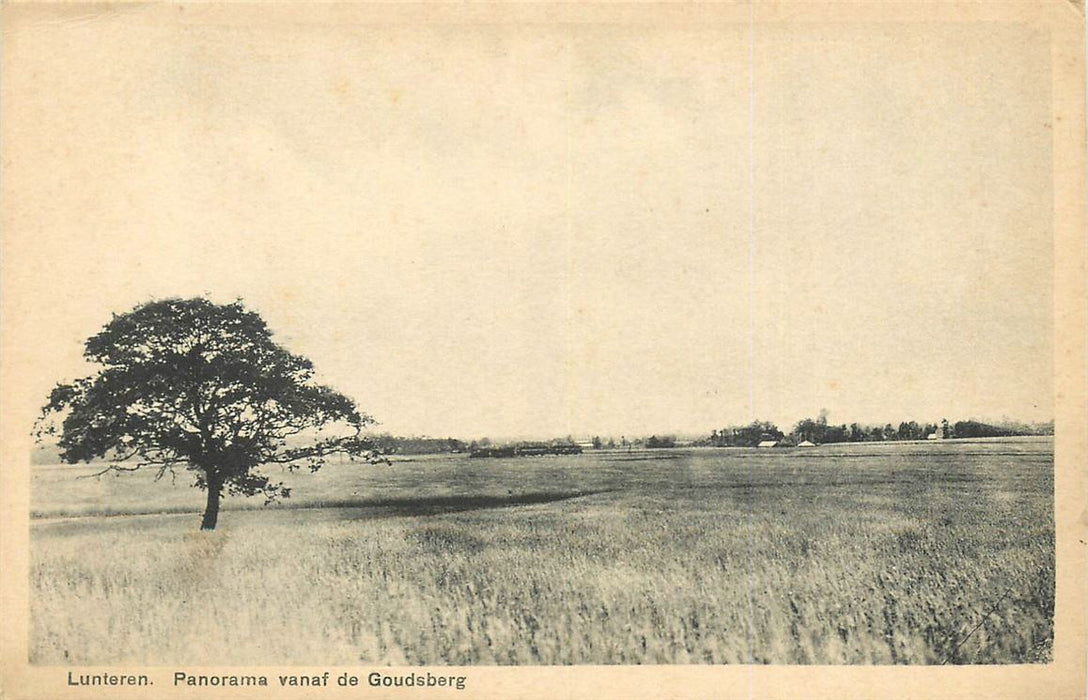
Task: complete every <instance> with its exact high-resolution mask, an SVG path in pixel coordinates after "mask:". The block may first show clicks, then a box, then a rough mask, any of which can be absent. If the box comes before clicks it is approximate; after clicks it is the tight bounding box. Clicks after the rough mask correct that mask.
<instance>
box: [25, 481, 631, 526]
mask: <svg viewBox="0 0 1088 700" xmlns="http://www.w3.org/2000/svg"><path fill="white" fill-rule="evenodd" d="M613 490H615V489H600V490H578V491H541V492H532V493H509V494H507V495H505V496H479V495H477V496H472V495H445V496H421V497H398V498H370V499H368V498H345V499H327V500H308V501H291V500H290V499H288V500H285V501H281V502H279V503H277V504H275V505H273V506H262V505H261V504H260V503H245V502H241V503H238V504H236V505H234V506H233V507H224V508H223V509H222V510H221V511H220V512H221V513H222V514H228V513H232V512H233V513H242V512H253V511H261V512H268V513H271V512H276V511H302V510H317V511H328V512H329V513H330V514H331V513H332V512H335V511H339V513H340V515H341V516H343V515H344V511H353V512H351V513H350V514H349V515H347V517H346V518H344V519H349V520H367V519H372V518H391V517H409V516H427V515H442V514H445V513H461V512H465V511H471V510H485V509H489V508H514V507H517V506H527V505H536V504H540V503H554V502H557V501H568V500H570V499H572V498H581V497H583V496H592V495H595V494H600V493H609V492H611V491H613ZM201 512H202V509H200V508H191V507H189V508H186V507H175V508H164V509H161V510H150V509H148V510H129V511H118V510H108V509H101V510H87V511H66V512H65V511H62V512H32V513H31V522H32V523H41V524H47V523H56V522H62V521H70V520H82V519H85V518H126V517H136V516H144V517H146V516H153V515H196V514H199V513H201Z"/></svg>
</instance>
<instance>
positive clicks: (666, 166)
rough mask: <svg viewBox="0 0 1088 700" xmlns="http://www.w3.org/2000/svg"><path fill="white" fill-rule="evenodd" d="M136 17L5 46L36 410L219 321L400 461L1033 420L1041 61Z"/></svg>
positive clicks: (877, 49) (902, 27)
mask: <svg viewBox="0 0 1088 700" xmlns="http://www.w3.org/2000/svg"><path fill="white" fill-rule="evenodd" d="M134 22H135V20H131V21H130V20H129V19H126V18H125V17H124V16H123V15H122V16H119V17H115V18H113V19H104V20H98V21H95V22H85V23H81V22H67V23H56V22H38V23H24V24H22V25H19V26H17V27H15V28H14V29H13V30H12V31H11V32H10V33H9V36H6V37H5V42H6V43H7V46H5V50H6V51H8V52H9V55H13V56H15V57H16V58H18V60H21V61H24V62H26V63H27V64H29V63H33V64H34V65H35V66H36V68H35V70H34V71H29V70H22V71H20V72H19V73H18V74H16V81H15V82H14V84H9V86H8V89H9V91H10V93H11V94H14V95H17V96H18V97H19V101H18V105H17V106H8V107H7V112H6V116H7V119H8V123H7V125H6V129H7V132H6V133H8V134H11V133H17V134H18V135H19V139H20V148H19V149H18V150H17V151H16V156H17V157H15V158H14V160H13V162H12V163H9V165H8V174H7V182H6V183H5V188H6V189H5V198H6V199H7V201H6V203H5V207H6V219H5V223H6V227H7V231H6V235H7V238H6V248H5V251H4V254H5V256H7V258H8V261H7V262H8V264H9V265H11V266H13V267H9V269H18V270H19V271H20V274H21V275H23V276H22V277H21V279H20V280H19V283H20V284H21V287H20V289H21V296H20V297H19V304H20V306H18V307H17V311H18V317H17V318H16V317H9V318H8V319H6V323H8V324H14V325H16V326H21V327H23V328H24V330H25V329H33V332H34V333H35V334H36V337H38V338H40V343H39V344H38V345H37V346H36V347H34V348H33V349H32V352H33V359H32V361H31V360H28V364H27V366H28V367H31V368H32V369H30V370H28V375H29V376H27V377H25V380H26V381H27V382H28V386H29V387H30V388H31V389H33V390H34V391H37V392H39V393H40V394H41V397H42V401H44V399H45V397H46V394H47V392H48V390H49V388H50V387H51V386H52V385H53V383H55V382H56V381H58V380H61V379H70V378H72V377H74V376H75V375H76V374H78V373H79V372H80V371H81V367H80V362H79V357H80V353H81V343H82V341H83V340H84V339H85V338H86V337H87V336H89V335H91V334H93V333H94V332H95V331H96V330H97V329H98V328H99V327H101V326H102V325H103V324H104V323H106V322H107V321H108V320H109V318H110V314H111V313H114V312H117V313H120V312H123V311H126V310H128V309H130V308H132V307H133V306H135V305H136V304H138V303H141V302H144V301H147V300H149V299H153V298H161V297H166V296H194V295H207V296H208V297H209V298H211V299H212V300H214V301H221V302H227V301H231V300H233V299H235V298H237V297H240V298H242V299H243V300H244V301H245V302H246V303H247V305H248V306H249V307H250V308H252V309H254V310H256V311H258V312H260V313H261V314H262V315H263V316H264V318H265V319H266V320H267V321H268V323H269V325H270V326H271V327H272V329H273V331H274V332H275V333H276V337H277V338H278V339H279V340H280V341H281V342H282V343H283V344H284V345H286V346H287V347H288V348H289V349H291V350H292V351H295V352H298V353H301V354H303V355H306V356H308V357H310V358H311V359H312V360H313V361H314V363H315V365H316V366H317V368H318V370H319V373H320V375H321V377H322V379H323V381H325V382H326V383H328V384H330V385H332V386H334V387H336V388H337V389H339V390H341V391H342V392H344V393H346V394H348V395H350V396H352V397H353V398H354V399H356V401H357V402H358V404H359V405H360V407H361V408H362V409H363V410H365V411H367V412H369V413H371V414H372V415H374V416H375V417H376V418H377V419H379V420H380V421H381V426H380V429H382V430H389V431H392V432H395V433H400V434H428V435H436V436H445V435H454V436H462V437H476V436H483V435H490V436H493V437H496V436H516V435H535V436H551V435H565V434H568V433H574V434H595V433H599V434H603V435H615V436H617V437H618V436H619V435H621V434H626V435H638V434H649V433H651V432H657V433H662V432H669V431H684V432H700V431H702V432H707V433H709V431H710V430H711V429H712V428H717V427H721V426H723V425H726V424H730V423H742V422H747V421H750V420H752V419H754V418H760V419H768V420H774V421H776V422H778V423H779V425H780V427H782V428H784V429H788V427H789V426H791V425H792V424H793V423H794V422H795V421H796V420H798V419H800V418H803V417H806V416H815V415H816V414H817V412H818V411H819V410H820V409H821V408H826V409H828V410H829V411H830V419H831V420H832V421H833V422H852V421H860V422H874V423H876V422H879V423H884V422H889V421H890V422H896V423H898V421H900V420H910V419H915V420H919V421H937V420H940V419H941V418H944V417H947V418H949V419H951V420H957V419H963V418H967V417H978V418H1000V417H1002V416H1008V417H1010V418H1015V419H1021V420H1029V421H1034V420H1049V419H1051V418H1052V417H1053V392H1054V386H1053V380H1052V369H1053V339H1052V333H1053V313H1052V293H1053V289H1052V287H1053V281H1052V280H1053V275H1052V264H1053V252H1052V250H1053V249H1052V245H1053V244H1052V219H1053V217H1052V201H1053V187H1052V182H1051V180H1052V173H1051V134H1050V131H1049V120H1050V113H1051V110H1050V102H1049V100H1050V92H1049V91H1050V82H1049V81H1050V72H1049V71H1050V66H1049V60H1050V54H1049V47H1048V44H1047V42H1046V38H1045V36H1042V35H1040V34H1037V33H1034V32H1032V31H1030V30H1028V29H1026V28H1024V27H1018V26H1017V25H996V24H995V25H960V26H940V25H933V24H924V23H914V24H896V25H874V24H864V23H857V24H850V25H830V24H813V25H804V26H796V25H795V26H787V25H770V24H759V25H757V26H754V27H749V26H748V25H746V24H744V23H739V24H721V25H706V26H704V25H694V26H689V27H676V28H673V29H664V28H652V27H647V26H639V27H615V26H607V25H584V26H547V25H542V24H538V25H534V26H528V27H517V26H500V25H488V26H484V25H471V24H470V25H465V26H435V27H430V28H427V29H413V28H410V27H407V26H399V27H396V26H393V27H390V26H361V25H344V26H340V27H330V26H324V27H320V26H315V27H311V28H308V29H298V30H296V31H291V32H285V31H283V30H282V29H277V28H276V27H274V26H265V27H239V26H230V25H228V24H222V25H207V24H201V23H196V24H183V23H177V24H175V23H150V22H149V23H146V24H145V26H142V27H140V28H139V29H135V28H134V27H136V26H137V24H138V23H134ZM23 67H24V68H25V67H26V66H25V65H24V66H23ZM20 81H21V82H20ZM9 282H10V281H9ZM9 313H10V312H9ZM17 352H27V353H29V352H31V349H28V348H20V349H19V350H18V351H17Z"/></svg>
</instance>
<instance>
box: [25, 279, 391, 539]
mask: <svg viewBox="0 0 1088 700" xmlns="http://www.w3.org/2000/svg"><path fill="white" fill-rule="evenodd" d="M84 357H85V358H86V359H87V361H88V362H91V363H93V364H95V365H97V366H98V367H99V368H100V369H99V370H98V371H97V372H96V373H95V374H92V375H91V376H88V377H84V378H82V379H77V380H75V381H74V382H72V383H70V384H59V385H58V386H57V387H56V388H55V389H53V391H52V393H51V394H50V396H49V401H48V403H47V404H46V405H45V407H44V408H43V410H42V418H41V420H40V421H39V424H38V435H39V438H40V437H41V436H42V435H56V434H57V433H58V429H59V441H58V447H59V449H60V456H61V458H62V459H63V460H64V461H66V462H70V463H74V462H79V461H91V460H93V459H106V460H108V462H109V464H108V466H107V467H106V468H105V469H104V470H103V472H100V473H105V472H107V471H134V470H137V469H141V468H144V467H150V468H154V469H157V470H158V473H157V477H158V478H161V477H162V476H163V475H164V474H165V473H167V472H171V473H173V472H174V470H175V468H178V467H181V468H184V469H188V470H191V471H192V472H193V473H194V476H195V481H196V483H195V485H196V486H198V487H199V488H202V489H207V490H208V491H209V509H210V508H211V496H212V495H213V494H214V496H215V499H216V502H215V509H216V510H218V496H219V493H220V492H221V491H222V490H223V489H224V488H225V489H226V490H227V491H228V492H229V493H231V494H239V495H244V496H252V495H256V494H263V495H264V496H265V498H266V500H267V501H268V502H271V501H273V500H275V499H277V498H280V497H287V496H289V495H290V491H289V489H287V488H286V487H284V486H283V484H282V483H273V482H272V481H271V480H270V479H269V478H268V477H267V476H265V475H263V474H262V473H261V472H260V470H259V467H261V466H262V465H267V464H281V465H285V466H286V467H287V468H288V469H292V470H293V469H297V468H299V467H301V466H306V467H308V468H309V469H310V470H311V471H317V470H318V469H319V468H320V467H321V466H322V465H323V464H324V462H325V459H326V458H327V457H328V456H330V455H333V454H347V455H349V456H352V457H363V458H365V459H367V460H369V461H375V460H378V459H380V455H379V454H378V452H377V451H376V450H375V449H374V445H373V444H372V443H371V442H370V441H369V440H368V439H367V438H365V437H363V436H362V435H361V431H362V428H363V427H364V426H366V425H367V424H370V423H373V419H372V418H370V417H369V416H367V415H365V414H362V413H360V412H359V411H358V410H357V409H356V407H355V404H354V402H353V401H352V400H351V399H349V398H348V397H346V396H344V395H342V394H340V393H338V392H336V391H335V390H333V389H330V388H329V387H326V386H322V385H320V384H318V383H317V382H316V381H315V380H314V369H313V365H312V363H311V362H310V361H309V360H307V359H306V358H304V357H300V356H298V355H294V354H292V353H290V352H288V351H287V350H285V349H284V348H282V347H280V346H279V345H277V344H276V343H275V342H274V341H273V340H272V334H271V332H270V331H269V330H268V327H267V326H266V324H265V322H264V320H263V319H261V317H260V316H259V315H257V314H256V313H253V312H251V311H247V310H246V309H245V308H244V306H243V305H242V303H241V302H240V301H239V302H235V303H232V304H226V305H217V304H213V303H212V302H210V301H208V300H206V299H201V298H195V299H168V300H163V301H153V302H150V303H146V304H143V305H141V306H139V307H137V308H135V309H134V310H132V311H130V312H128V313H126V314H123V315H119V316H118V315H115V316H114V317H113V319H112V320H111V321H110V322H109V323H108V324H106V326H105V327H104V328H103V329H102V330H101V331H100V332H99V333H98V334H97V335H95V336H93V337H91V338H90V339H88V340H87V342H86V345H85V351H84ZM62 415H63V419H62V420H59V421H58V419H59V418H60V416H62ZM58 422H59V425H58ZM212 527H214V520H213V522H212Z"/></svg>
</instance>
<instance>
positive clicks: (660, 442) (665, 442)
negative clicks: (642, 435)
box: [646, 435, 676, 449]
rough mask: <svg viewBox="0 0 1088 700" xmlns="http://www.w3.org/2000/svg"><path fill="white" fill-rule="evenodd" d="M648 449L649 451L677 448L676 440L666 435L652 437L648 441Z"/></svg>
mask: <svg viewBox="0 0 1088 700" xmlns="http://www.w3.org/2000/svg"><path fill="white" fill-rule="evenodd" d="M646 447H647V448H649V449H658V448H663V447H676V438H674V437H673V436H671V435H666V436H664V437H658V436H656V435H651V436H650V437H649V438H647V439H646Z"/></svg>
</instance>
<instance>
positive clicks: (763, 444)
mask: <svg viewBox="0 0 1088 700" xmlns="http://www.w3.org/2000/svg"><path fill="white" fill-rule="evenodd" d="M777 444H778V440H763V441H762V442H760V443H759V444H758V445H757V447H774V446H775V445H777Z"/></svg>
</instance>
